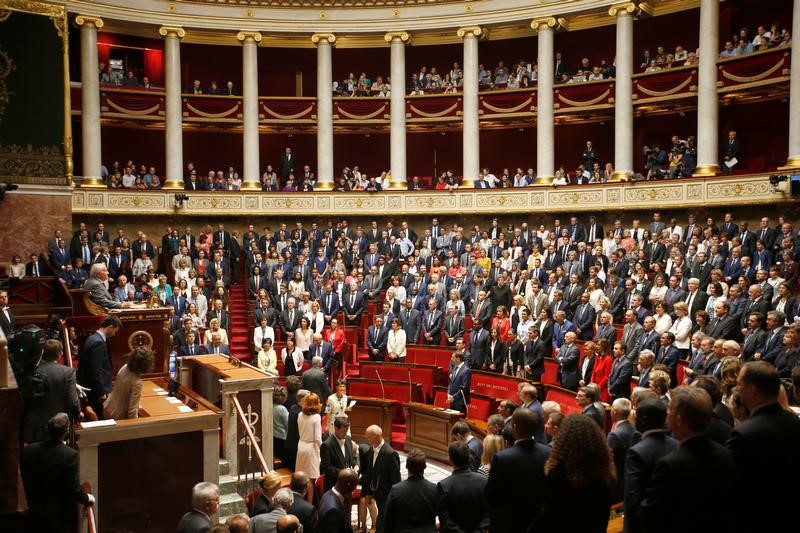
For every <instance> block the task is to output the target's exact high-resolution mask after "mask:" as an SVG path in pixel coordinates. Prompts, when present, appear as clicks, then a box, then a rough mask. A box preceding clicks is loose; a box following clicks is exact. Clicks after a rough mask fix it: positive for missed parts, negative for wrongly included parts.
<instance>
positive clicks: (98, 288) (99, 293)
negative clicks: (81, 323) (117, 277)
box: [83, 278, 122, 309]
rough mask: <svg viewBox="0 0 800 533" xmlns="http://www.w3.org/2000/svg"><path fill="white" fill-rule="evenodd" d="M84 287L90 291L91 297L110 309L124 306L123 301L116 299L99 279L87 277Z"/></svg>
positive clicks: (93, 300) (98, 303) (95, 301)
mask: <svg viewBox="0 0 800 533" xmlns="http://www.w3.org/2000/svg"><path fill="white" fill-rule="evenodd" d="M83 288H84V289H86V290H88V291H89V298H90V299H91V300H92V302H94V303H96V304H97V305H101V306H103V307H107V308H109V309H120V308H121V307H122V303H120V302H117V301H115V300H114V298H113V297H112V296H111V294H109V292H108V290H106V288H105V287H104V286H103V284H102V283H101V282H100V280H98V279H95V278H89V279H87V280H86V283H84V284H83Z"/></svg>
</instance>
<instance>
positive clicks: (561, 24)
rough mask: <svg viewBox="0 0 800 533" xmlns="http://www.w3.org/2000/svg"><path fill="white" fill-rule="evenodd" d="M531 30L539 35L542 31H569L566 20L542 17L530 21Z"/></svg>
mask: <svg viewBox="0 0 800 533" xmlns="http://www.w3.org/2000/svg"><path fill="white" fill-rule="evenodd" d="M531 29H532V30H533V31H534V32H536V33H539V32H540V31H542V30H547V29H550V30H553V31H558V30H561V29H563V30H569V23H568V22H567V19H565V18H561V17H543V18H539V19H533V20H532V21H531Z"/></svg>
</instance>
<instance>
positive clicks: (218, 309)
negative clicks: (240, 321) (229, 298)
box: [208, 300, 231, 331]
mask: <svg viewBox="0 0 800 533" xmlns="http://www.w3.org/2000/svg"><path fill="white" fill-rule="evenodd" d="M213 305H214V309H213V310H212V311H211V312H210V313H208V321H209V323H210V322H211V321H212V320H214V319H215V318H216V319H217V320H219V327H220V328H222V329H224V330H225V331H230V329H231V327H230V326H231V321H230V315H229V314H228V312H227V311H226V310H225V309H223V307H222V300H214V304H213Z"/></svg>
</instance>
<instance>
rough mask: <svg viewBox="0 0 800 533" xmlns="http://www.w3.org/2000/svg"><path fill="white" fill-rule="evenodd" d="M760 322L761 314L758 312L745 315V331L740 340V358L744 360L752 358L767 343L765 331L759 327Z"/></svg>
mask: <svg viewBox="0 0 800 533" xmlns="http://www.w3.org/2000/svg"><path fill="white" fill-rule="evenodd" d="M761 322H762V319H761V315H760V314H758V313H751V314H750V316H748V317H747V333H745V334H744V340H743V341H742V360H743V361H744V362H747V361H750V360H752V359H753V357H754V356H755V354H756V353H757V352H758V353H760V352H761V351H762V350H763V349H764V345H765V344H766V343H767V332H766V331H764V329H763V328H762V327H761Z"/></svg>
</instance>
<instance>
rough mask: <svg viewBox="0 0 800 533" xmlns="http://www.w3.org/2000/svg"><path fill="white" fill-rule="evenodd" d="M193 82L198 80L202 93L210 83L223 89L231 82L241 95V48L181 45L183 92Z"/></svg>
mask: <svg viewBox="0 0 800 533" xmlns="http://www.w3.org/2000/svg"><path fill="white" fill-rule="evenodd" d="M194 80H200V86H201V87H202V88H203V92H206V91H207V90H208V86H209V85H210V84H211V82H212V81H216V82H217V85H218V86H220V87H224V86H225V83H226V82H227V81H228V80H231V81H233V85H234V87H236V89H237V92H238V94H242V47H241V46H214V45H207V44H189V43H182V44H181V82H182V83H183V90H184V91H186V90H188V89H189V88H190V87H191V86H192V83H193V81H194ZM289 94H292V93H289Z"/></svg>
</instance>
